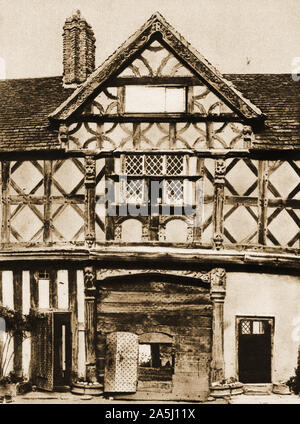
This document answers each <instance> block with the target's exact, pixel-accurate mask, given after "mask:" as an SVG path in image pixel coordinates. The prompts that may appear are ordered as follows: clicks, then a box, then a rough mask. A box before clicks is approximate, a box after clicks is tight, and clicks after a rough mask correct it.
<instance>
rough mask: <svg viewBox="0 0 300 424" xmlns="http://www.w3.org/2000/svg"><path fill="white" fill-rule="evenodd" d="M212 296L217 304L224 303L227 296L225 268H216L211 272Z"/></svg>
mask: <svg viewBox="0 0 300 424" xmlns="http://www.w3.org/2000/svg"><path fill="white" fill-rule="evenodd" d="M210 282H211V286H210V294H211V299H212V300H213V301H215V302H222V303H223V302H224V299H225V294H226V270H225V269H224V268H214V269H212V270H211V272H210Z"/></svg>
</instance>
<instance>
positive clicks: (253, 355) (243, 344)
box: [238, 318, 272, 383]
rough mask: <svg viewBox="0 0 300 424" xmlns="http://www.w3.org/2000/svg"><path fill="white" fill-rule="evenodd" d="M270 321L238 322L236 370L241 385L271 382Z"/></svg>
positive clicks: (241, 320) (242, 320) (244, 320)
mask: <svg viewBox="0 0 300 424" xmlns="http://www.w3.org/2000/svg"><path fill="white" fill-rule="evenodd" d="M271 324H272V321H271V320H268V319H263V318H261V319H260V318H245V319H240V320H239V322H238V369H239V381H241V382H242V383H270V382H271V333H272V332H271V329H272V325H271Z"/></svg>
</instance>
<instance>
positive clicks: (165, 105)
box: [125, 85, 186, 113]
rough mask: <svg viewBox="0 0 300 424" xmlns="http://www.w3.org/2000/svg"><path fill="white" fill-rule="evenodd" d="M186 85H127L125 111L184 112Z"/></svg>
mask: <svg viewBox="0 0 300 424" xmlns="http://www.w3.org/2000/svg"><path fill="white" fill-rule="evenodd" d="M185 111H186V90H185V87H160V86H151V85H127V86H125V113H183V112H185Z"/></svg>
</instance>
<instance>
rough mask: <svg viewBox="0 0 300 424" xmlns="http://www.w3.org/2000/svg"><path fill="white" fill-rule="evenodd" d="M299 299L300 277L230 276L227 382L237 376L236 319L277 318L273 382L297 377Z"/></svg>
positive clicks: (225, 338) (226, 299)
mask: <svg viewBox="0 0 300 424" xmlns="http://www.w3.org/2000/svg"><path fill="white" fill-rule="evenodd" d="M299 299H300V277H297V276H289V275H273V274H264V273H261V274H258V273H242V272H229V273H228V274H227V288H226V298H225V305H224V321H225V322H224V355H225V375H226V377H227V378H229V377H231V376H235V375H236V334H235V317H236V316H237V315H249V316H255V315H256V316H262V317H263V316H267V317H274V319H275V326H274V346H273V363H272V381H273V382H275V381H278V380H287V379H288V378H289V377H291V376H292V375H294V368H295V366H296V363H297V354H298V345H299V344H300V330H299V327H300V302H299ZM297 320H298V321H297ZM296 321H297V322H298V323H296ZM297 325H298V328H297Z"/></svg>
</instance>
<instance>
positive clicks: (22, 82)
mask: <svg viewBox="0 0 300 424" xmlns="http://www.w3.org/2000/svg"><path fill="white" fill-rule="evenodd" d="M224 77H225V78H227V79H228V80H231V81H232V82H233V83H234V85H235V86H236V88H237V89H238V90H240V91H241V92H242V93H243V95H244V96H245V97H247V98H248V99H249V100H251V102H253V103H254V104H255V105H256V106H257V107H259V108H260V109H261V110H262V112H263V113H264V114H265V115H267V120H266V122H265V126H266V128H265V129H264V130H263V131H262V132H260V133H259V134H256V143H257V147H265V146H266V145H267V146H268V147H270V148H276V147H277V148H283V147H285V148H289V147H296V148H300V82H295V81H293V80H292V77H291V75H290V74H227V75H224ZM72 91H73V89H65V88H63V86H62V78H61V77H47V78H34V79H15V80H4V81H0V104H1V107H0V149H1V150H2V151H3V150H32V149H38V150H45V149H46V150H48V149H58V148H59V143H58V140H57V132H56V131H54V130H51V129H50V128H49V120H48V115H49V114H50V113H51V112H53V111H54V110H55V109H56V108H57V107H58V106H59V105H60V104H61V103H62V102H63V101H65V100H66V99H67V98H68V96H70V94H71V93H72Z"/></svg>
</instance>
